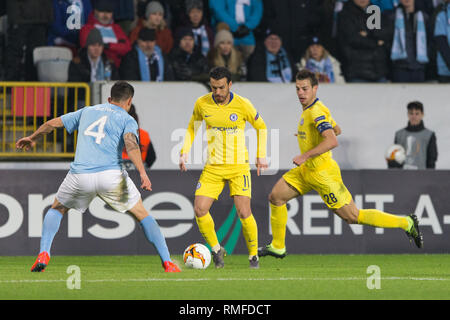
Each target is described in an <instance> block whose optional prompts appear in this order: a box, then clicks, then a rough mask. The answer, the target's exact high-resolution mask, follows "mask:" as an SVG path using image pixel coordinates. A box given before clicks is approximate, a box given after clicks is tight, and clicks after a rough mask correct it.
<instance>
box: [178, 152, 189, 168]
mask: <svg viewBox="0 0 450 320" xmlns="http://www.w3.org/2000/svg"><path fill="white" fill-rule="evenodd" d="M186 162H187V154H186V153H182V154H181V155H180V164H179V165H180V170H181V172H185V171H187V168H186Z"/></svg>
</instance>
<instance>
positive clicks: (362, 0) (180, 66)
mask: <svg viewBox="0 0 450 320" xmlns="http://www.w3.org/2000/svg"><path fill="white" fill-rule="evenodd" d="M370 5H377V6H378V7H379V9H380V10H375V11H368V10H366V9H367V8H368V7H369V6H370ZM0 15H1V16H3V17H6V20H5V21H7V22H5V23H4V25H5V26H6V27H5V28H3V29H4V30H3V32H2V34H1V48H0V50H1V55H0V59H1V67H2V68H1V70H0V71H1V72H0V79H1V80H4V81H36V80H38V75H37V72H36V67H35V65H34V64H33V50H34V49H35V48H36V47H39V46H63V47H67V48H69V49H70V50H71V51H72V53H73V60H72V61H71V62H70V67H69V71H68V73H69V74H68V79H69V81H76V82H80V81H81V82H94V81H103V80H117V79H121V80H135V81H200V82H206V81H207V80H208V70H209V69H210V68H211V67H214V66H226V67H228V68H229V69H230V71H231V72H232V75H233V81H265V82H291V81H293V80H294V79H295V73H296V72H297V70H298V69H300V68H306V69H309V70H312V71H314V72H316V73H317V74H318V76H319V79H320V81H321V82H327V83H343V82H387V81H391V82H425V81H431V82H436V81H439V82H446V83H448V82H450V48H449V44H450V0H372V1H370V0H159V1H156V0H7V1H3V2H2V4H0ZM3 19H5V18H3ZM377 20H379V24H378V27H377V24H376V23H375V24H373V25H375V27H373V25H372V24H370V23H369V21H377Z"/></svg>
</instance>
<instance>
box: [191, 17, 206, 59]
mask: <svg viewBox="0 0 450 320" xmlns="http://www.w3.org/2000/svg"><path fill="white" fill-rule="evenodd" d="M192 32H193V33H194V41H195V42H194V44H195V46H199V47H200V48H202V51H201V52H202V54H203V55H204V56H205V57H206V56H207V55H208V52H209V38H208V33H207V32H206V28H205V25H204V24H202V25H201V26H200V27H198V28H195V29H194V28H192ZM199 39H200V42H201V43H199Z"/></svg>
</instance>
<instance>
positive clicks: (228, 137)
mask: <svg viewBox="0 0 450 320" xmlns="http://www.w3.org/2000/svg"><path fill="white" fill-rule="evenodd" d="M202 121H205V123H206V132H207V140H208V157H207V162H206V165H232V166H235V165H246V166H248V165H249V164H248V150H247V147H246V145H245V125H246V122H250V124H251V125H252V126H253V127H254V128H255V129H256V131H257V157H258V158H265V157H266V144H267V128H266V124H265V122H264V120H263V119H262V117H261V116H260V114H259V113H258V112H257V111H256V109H255V108H254V107H253V105H252V103H251V102H250V101H249V100H248V99H246V98H244V97H241V96H239V95H237V94H235V93H233V92H230V101H229V102H228V103H227V104H226V105H219V104H217V103H216V102H215V101H214V97H213V94H212V92H210V93H208V94H206V95H204V96H202V97H200V98H198V99H197V101H196V102H195V105H194V111H193V113H192V117H191V119H190V121H189V125H188V128H187V132H186V136H185V139H184V143H183V148H182V149H181V153H182V154H183V153H188V152H189V151H190V149H191V146H192V143H193V141H194V138H195V134H196V132H197V130H198V128H199V127H200V126H201V123H202Z"/></svg>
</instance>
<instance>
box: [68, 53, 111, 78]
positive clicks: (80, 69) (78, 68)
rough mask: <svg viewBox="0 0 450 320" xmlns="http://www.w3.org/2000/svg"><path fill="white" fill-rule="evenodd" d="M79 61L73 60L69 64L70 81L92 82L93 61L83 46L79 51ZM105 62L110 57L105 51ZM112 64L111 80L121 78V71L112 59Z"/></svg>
mask: <svg viewBox="0 0 450 320" xmlns="http://www.w3.org/2000/svg"><path fill="white" fill-rule="evenodd" d="M78 57H79V61H76V60H77V59H74V60H75V61H76V62H75V61H73V60H72V61H71V62H70V65H69V81H70V82H91V63H90V62H89V59H88V56H87V49H86V48H82V49H81V50H80V52H79V55H78ZM102 60H103V63H104V64H106V63H108V58H107V57H106V55H105V53H104V52H103V54H102ZM109 64H110V65H111V80H119V72H118V70H117V69H116V67H115V66H114V63H113V62H112V61H109Z"/></svg>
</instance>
